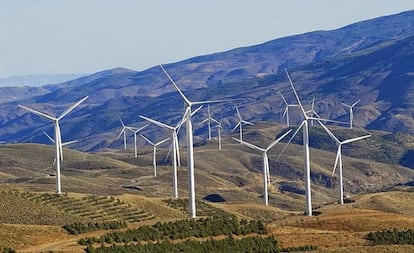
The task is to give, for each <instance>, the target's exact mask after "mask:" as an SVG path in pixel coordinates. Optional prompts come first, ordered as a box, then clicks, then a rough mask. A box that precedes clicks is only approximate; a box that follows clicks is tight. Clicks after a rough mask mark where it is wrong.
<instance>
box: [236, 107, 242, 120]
mask: <svg viewBox="0 0 414 253" xmlns="http://www.w3.org/2000/svg"><path fill="white" fill-rule="evenodd" d="M236 112H237V116H238V117H239V119H240V121H241V120H242V119H241V115H240V111H239V107H237V106H236Z"/></svg>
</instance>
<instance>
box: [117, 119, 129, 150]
mask: <svg viewBox="0 0 414 253" xmlns="http://www.w3.org/2000/svg"><path fill="white" fill-rule="evenodd" d="M119 121H121V124H122V129H121V132H119V135H118V137H117V139H119V138H120V137H121V135H124V150H126V149H127V137H126V131H127V130H129V131H131V132H132V131H133V130H132V128H131V127H128V126H126V125H125V124H124V121H123V120H122V119H121V117H119Z"/></svg>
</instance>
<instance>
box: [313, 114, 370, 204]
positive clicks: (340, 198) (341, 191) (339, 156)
mask: <svg viewBox="0 0 414 253" xmlns="http://www.w3.org/2000/svg"><path fill="white" fill-rule="evenodd" d="M319 124H320V125H321V126H322V127H323V128H324V129H325V131H326V132H327V133H328V134H329V136H331V138H332V139H334V141H335V142H336V145H337V146H338V150H337V152H336V158H335V164H334V167H333V170H332V176H333V175H334V173H335V169H336V166H337V165H338V162H339V196H338V201H339V204H341V205H342V204H343V203H344V184H343V177H342V145H344V144H347V143H351V142H354V141H359V140H362V139H365V138H368V137H371V135H364V136H361V137H356V138H352V139H348V140H344V141H340V140H339V139H338V138H336V136H335V135H334V134H333V133H332V132H331V131H330V130H329V129H328V128H327V127H326V126H325V125H324V124H323V123H321V122H319Z"/></svg>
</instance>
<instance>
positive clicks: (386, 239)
mask: <svg viewBox="0 0 414 253" xmlns="http://www.w3.org/2000/svg"><path fill="white" fill-rule="evenodd" d="M367 239H368V240H370V241H372V242H373V243H374V244H375V245H390V244H414V230H411V229H408V230H405V231H398V230H397V229H393V230H382V231H377V232H370V233H369V234H368V235H367Z"/></svg>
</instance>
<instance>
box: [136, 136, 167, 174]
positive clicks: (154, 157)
mask: <svg viewBox="0 0 414 253" xmlns="http://www.w3.org/2000/svg"><path fill="white" fill-rule="evenodd" d="M141 137H142V138H144V140H146V141H147V142H148V143H149V144H151V145H152V147H153V157H152V165H153V166H154V177H156V176H157V147H158V146H159V145H161V144H163V143H164V142H166V141H168V140H169V139H170V138H167V139H164V140H162V141H159V142H157V143H154V142H152V141H150V140H149V139H148V138H147V137H145V136H144V135H142V134H141Z"/></svg>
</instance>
